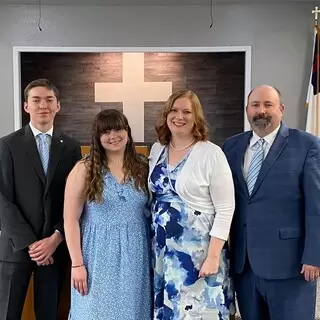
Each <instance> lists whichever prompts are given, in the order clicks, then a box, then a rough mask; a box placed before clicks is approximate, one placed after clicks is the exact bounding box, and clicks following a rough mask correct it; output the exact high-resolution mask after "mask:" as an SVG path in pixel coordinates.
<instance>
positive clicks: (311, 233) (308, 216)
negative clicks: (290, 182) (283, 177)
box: [302, 140, 320, 267]
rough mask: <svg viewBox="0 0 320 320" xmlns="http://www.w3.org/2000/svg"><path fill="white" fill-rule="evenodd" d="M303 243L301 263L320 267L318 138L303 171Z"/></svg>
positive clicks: (319, 167)
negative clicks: (304, 232)
mask: <svg viewBox="0 0 320 320" xmlns="http://www.w3.org/2000/svg"><path fill="white" fill-rule="evenodd" d="M303 192H304V202H305V230H306V235H305V245H304V251H303V256H302V264H308V265H312V266H319V267H320V140H317V141H316V142H315V143H314V144H313V145H312V146H311V148H310V149H309V151H308V154H307V158H306V162H305V166H304V172H303Z"/></svg>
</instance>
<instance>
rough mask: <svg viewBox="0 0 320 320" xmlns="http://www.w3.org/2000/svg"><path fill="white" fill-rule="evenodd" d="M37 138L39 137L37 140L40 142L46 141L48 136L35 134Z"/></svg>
mask: <svg viewBox="0 0 320 320" xmlns="http://www.w3.org/2000/svg"><path fill="white" fill-rule="evenodd" d="M37 137H39V139H41V140H42V141H47V137H49V134H47V133H39V134H37Z"/></svg>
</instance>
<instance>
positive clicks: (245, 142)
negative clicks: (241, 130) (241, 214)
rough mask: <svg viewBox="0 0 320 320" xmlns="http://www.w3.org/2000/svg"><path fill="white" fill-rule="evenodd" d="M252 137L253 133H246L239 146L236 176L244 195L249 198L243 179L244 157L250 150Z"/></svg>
mask: <svg viewBox="0 0 320 320" xmlns="http://www.w3.org/2000/svg"><path fill="white" fill-rule="evenodd" d="M251 137H252V131H248V132H245V134H244V137H243V138H242V140H241V141H240V143H239V144H238V148H237V160H236V175H237V179H238V181H239V183H240V185H241V187H242V189H243V191H244V193H245V194H246V195H247V196H248V197H249V193H248V188H247V183H246V181H245V179H244V177H243V162H244V155H245V152H246V150H247V148H248V144H249V142H250V138H251Z"/></svg>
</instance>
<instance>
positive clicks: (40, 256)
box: [29, 232, 63, 265]
mask: <svg viewBox="0 0 320 320" xmlns="http://www.w3.org/2000/svg"><path fill="white" fill-rule="evenodd" d="M62 240H63V237H62V235H61V234H60V233H59V232H55V233H54V234H53V235H52V236H51V237H48V238H44V239H42V240H39V241H37V242H34V243H33V244H31V245H30V246H29V255H30V258H31V260H33V261H35V262H37V264H38V265H44V264H45V263H47V262H50V260H49V259H50V257H52V255H53V253H54V252H55V251H56V249H57V247H58V245H59V244H60V243H61V242H62ZM48 260H49V261H48Z"/></svg>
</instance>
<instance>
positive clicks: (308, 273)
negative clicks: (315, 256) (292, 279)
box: [301, 264, 320, 281]
mask: <svg viewBox="0 0 320 320" xmlns="http://www.w3.org/2000/svg"><path fill="white" fill-rule="evenodd" d="M301 274H304V278H305V280H306V281H315V280H317V278H319V276H320V267H314V266H310V265H308V264H304V265H303V266H302V270H301Z"/></svg>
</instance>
